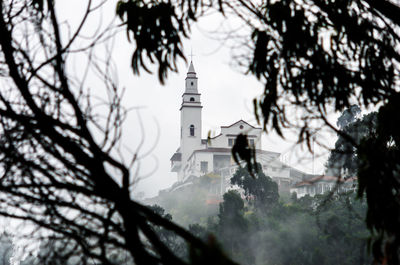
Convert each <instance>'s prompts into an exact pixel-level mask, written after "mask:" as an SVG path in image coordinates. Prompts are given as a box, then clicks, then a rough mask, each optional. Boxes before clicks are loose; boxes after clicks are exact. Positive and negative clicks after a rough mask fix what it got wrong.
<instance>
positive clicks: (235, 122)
mask: <svg viewBox="0 0 400 265" xmlns="http://www.w3.org/2000/svg"><path fill="white" fill-rule="evenodd" d="M239 122H243V123H245V124H247V125H249V126H250V127H251V128H254V129H260V130H261V128H260V127H254V126H253V125H251V124H249V123H248V122H245V121H244V120H242V119H241V120H238V121H237V122H235V123H233V124H231V125H229V126H221V128H229V127H232V126H234V125H236V124H238V123H239Z"/></svg>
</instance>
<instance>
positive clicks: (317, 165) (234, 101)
mask: <svg viewBox="0 0 400 265" xmlns="http://www.w3.org/2000/svg"><path fill="white" fill-rule="evenodd" d="M58 3H59V4H62V5H64V6H61V8H60V10H63V12H62V14H60V17H61V18H62V19H68V21H69V23H70V24H71V23H72V24H73V23H74V22H73V20H74V19H75V20H76V21H77V20H78V19H79V17H80V14H79V12H78V10H80V9H82V8H83V7H82V2H81V1H78V0H71V1H64V2H58ZM114 10H115V3H111V4H110V5H109V6H108V8H105V9H103V11H102V12H103V15H104V17H105V18H106V19H107V18H110V17H112V16H113V15H114ZM90 23H93V25H95V24H96V23H98V20H96V19H94V20H92V21H90ZM223 26H227V24H225V25H223ZM218 28H221V24H220V23H219V20H218V18H216V17H213V16H210V17H207V18H206V19H203V20H202V21H201V22H200V23H199V25H196V26H194V27H193V28H192V33H191V36H190V40H185V42H184V47H185V52H186V54H187V55H188V58H189V55H190V53H191V50H193V54H194V57H193V64H194V67H195V70H196V72H197V77H198V78H199V79H198V80H199V81H198V89H199V93H201V102H202V105H203V112H202V117H203V131H202V135H203V138H206V137H207V134H208V132H211V134H217V133H218V132H219V128H220V126H223V125H230V124H232V123H234V122H236V121H238V120H240V119H243V120H245V121H248V122H249V123H250V124H252V125H257V124H256V122H255V118H254V114H253V106H252V100H253V99H254V98H255V97H258V96H260V95H261V93H262V92H263V85H262V84H261V83H260V82H258V81H257V80H256V79H255V78H253V77H252V76H246V75H244V74H243V73H242V72H240V70H239V69H237V67H236V68H235V67H232V66H231V65H232V58H231V50H230V49H229V48H227V47H226V45H224V44H223V43H222V42H221V41H218V40H214V39H212V38H210V36H213V37H214V38H215V37H217V38H218V37H219V36H218V35H215V34H211V32H213V31H214V30H215V29H218ZM133 49H134V46H133V45H132V44H129V43H128V41H127V39H126V34H125V33H124V32H123V33H121V34H119V35H118V38H117V40H116V41H115V47H114V62H115V63H116V65H117V67H118V79H119V84H120V86H121V87H125V88H126V93H125V95H124V98H123V103H124V105H125V106H126V107H132V108H134V110H132V111H131V112H130V114H129V116H128V119H127V120H126V122H125V124H124V135H123V139H122V140H123V144H124V145H125V146H126V147H129V149H131V150H133V151H135V150H137V148H138V145H139V143H140V142H141V141H142V140H143V145H142V146H141V148H140V149H139V150H138V154H139V157H140V160H139V164H140V168H139V170H138V171H137V172H138V173H136V171H135V172H133V173H134V174H137V176H138V178H140V179H141V180H140V181H139V182H138V184H137V185H136V187H135V190H136V191H145V193H146V196H154V195H156V194H157V192H158V191H159V190H160V189H165V188H167V187H169V186H171V185H172V184H173V183H174V182H175V181H176V180H177V178H176V173H172V172H170V171H169V170H170V160H169V159H170V157H171V156H172V154H173V153H174V152H175V151H176V149H177V148H178V147H179V131H180V129H179V128H180V124H179V123H180V112H179V108H180V104H181V96H182V93H183V91H184V80H185V77H186V72H187V69H188V65H186V64H185V62H184V61H182V60H181V61H179V73H171V74H170V76H169V77H168V79H167V81H166V84H165V85H161V84H160V82H159V80H158V79H157V76H156V75H150V74H146V73H144V72H143V73H142V74H141V75H140V76H135V75H133V73H132V71H131V68H130V63H131V62H130V59H131V56H132V53H133ZM189 60H190V59H189ZM92 86H93V87H96V84H93V85H92ZM139 117H140V120H141V121H142V126H141V125H140V121H139ZM289 138H290V137H289ZM327 139H328V140H327V142H328V144H329V145H331V146H332V144H333V143H334V138H332V137H327ZM293 142H294V140H290V139H289V140H286V141H284V140H282V139H280V138H279V137H277V136H276V135H274V134H271V135H265V134H264V136H263V139H262V146H263V149H265V150H270V151H274V152H280V153H282V154H283V156H282V161H284V162H286V163H287V164H289V165H291V166H293V167H296V168H298V169H300V170H303V171H306V172H308V173H312V172H314V173H322V172H323V163H324V162H325V160H324V159H326V154H327V152H326V151H320V152H318V154H321V153H324V154H325V156H324V157H322V158H319V157H317V158H315V159H314V163H313V159H312V155H310V153H309V152H308V151H307V150H305V149H304V148H301V147H299V146H298V147H296V148H294V147H293V146H294V144H293Z"/></svg>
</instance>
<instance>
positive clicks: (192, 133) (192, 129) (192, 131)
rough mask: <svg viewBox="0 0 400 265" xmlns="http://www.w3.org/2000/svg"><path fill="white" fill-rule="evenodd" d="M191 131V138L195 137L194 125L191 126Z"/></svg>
mask: <svg viewBox="0 0 400 265" xmlns="http://www.w3.org/2000/svg"><path fill="white" fill-rule="evenodd" d="M189 130H190V136H194V125H193V124H192V125H190V127H189Z"/></svg>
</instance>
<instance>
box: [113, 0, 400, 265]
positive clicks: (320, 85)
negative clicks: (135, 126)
mask: <svg viewBox="0 0 400 265" xmlns="http://www.w3.org/2000/svg"><path fill="white" fill-rule="evenodd" d="M161 8H163V9H165V10H167V11H168V12H165V13H162V12H161V11H160V10H161ZM207 12H219V13H220V14H222V15H223V16H225V17H226V19H229V17H231V16H234V17H236V18H239V19H240V20H242V21H243V27H244V28H246V29H247V31H246V33H245V34H243V36H242V37H241V38H238V39H237V40H235V41H236V43H238V42H239V44H242V46H241V47H243V50H242V52H241V53H240V55H239V56H238V58H239V60H240V62H239V63H240V65H244V67H245V70H246V72H247V73H250V74H253V75H254V76H256V77H257V78H258V79H259V80H260V81H261V82H263V84H264V87H265V89H264V92H263V94H262V95H261V97H260V98H257V99H255V100H254V109H255V115H256V117H257V119H258V121H259V122H260V123H261V124H262V125H263V128H264V130H265V131H270V130H274V131H276V132H277V133H278V134H279V135H281V136H282V137H284V135H283V130H284V129H285V128H298V129H299V130H298V141H299V142H306V143H307V144H308V146H309V148H310V150H311V144H310V143H311V141H313V140H314V139H315V140H316V141H317V142H318V138H315V137H314V136H315V135H316V134H317V133H318V132H319V131H320V130H321V128H324V127H328V128H331V129H332V130H334V131H336V132H339V130H338V128H336V127H335V126H334V124H332V123H331V122H330V121H329V119H328V114H329V113H330V111H331V110H332V111H336V112H340V111H343V110H344V109H346V108H349V107H351V106H352V105H354V104H357V105H359V106H360V108H362V109H368V108H370V107H380V109H379V111H378V114H377V124H378V125H377V133H376V134H374V135H371V137H368V138H367V139H365V140H361V141H360V143H357V142H356V141H355V140H354V139H352V137H351V136H345V138H346V140H347V141H349V142H350V143H351V144H352V145H353V146H354V147H355V148H356V150H357V154H358V157H359V158H360V159H361V161H362V163H361V167H360V168H359V171H358V181H359V196H363V195H365V196H366V198H367V202H368V205H369V211H368V220H367V223H368V226H369V228H370V229H371V232H374V233H375V232H377V234H379V236H378V238H377V240H375V245H374V246H375V248H374V249H375V250H376V251H375V252H374V253H375V254H376V255H375V257H376V259H377V261H378V262H380V263H384V262H389V263H390V264H399V258H398V254H397V253H398V252H397V251H398V249H399V247H400V241H399V238H400V234H399V231H398V230H397V227H399V226H398V225H397V224H398V221H394V220H399V217H400V215H399V214H398V213H399V211H400V206H399V203H398V199H397V194H398V193H399V192H400V188H399V187H398V183H397V182H398V181H397V179H398V176H399V168H400V167H399V163H400V162H399V161H400V159H399V150H398V146H399V145H398V144H399V143H398V141H399V135H400V133H399V131H398V129H397V127H396V126H395V124H398V121H397V119H398V118H399V117H398V115H397V114H396V113H397V111H396V109H397V107H398V106H399V103H400V102H399V98H400V96H399V65H400V64H399V63H400V51H399V49H398V47H399V44H400V5H399V4H398V3H397V2H395V1H390V0H382V1H372V0H350V1H348V0H335V1H333V0H300V1H291V0H279V1H243V0H238V1H227V0H220V1H211V0H203V1H202V0H196V1H191V0H174V1H162V0H160V1H144V0H142V1H139V0H136V1H135V0H125V1H124V0H121V1H119V3H118V6H117V14H118V15H119V17H120V18H121V20H122V21H123V22H124V23H125V25H126V27H125V28H126V31H127V34H128V36H129V38H132V40H134V42H135V44H136V46H135V51H134V53H133V57H132V66H133V70H134V71H135V72H139V70H140V69H141V68H144V69H146V64H147V63H153V64H156V65H157V66H158V74H159V78H160V80H161V81H163V80H164V79H165V77H166V75H167V73H168V72H169V71H170V70H172V71H176V70H177V69H176V60H177V59H179V58H184V55H183V52H182V39H183V38H185V37H187V36H188V34H189V32H190V27H191V25H193V23H195V22H196V21H197V20H198V19H199V18H200V17H201V16H203V15H205V14H207ZM149 16H152V17H154V18H155V19H154V20H153V21H151V22H150V23H149V21H148V20H149ZM239 46H240V45H239ZM293 109H294V110H293ZM293 113H296V114H295V115H294V114H293ZM343 136H344V134H343ZM241 142H242V141H241ZM320 144H323V143H320ZM247 145H248V144H247ZM247 145H241V146H239V147H238V148H234V151H235V154H234V157H237V156H239V157H240V158H241V159H245V160H246V161H248V163H249V164H252V163H254V159H253V158H252V157H253V156H254V153H252V152H251V151H249V148H248V147H247ZM249 168H250V169H251V167H249ZM382 196H383V197H382ZM382 209H386V210H385V211H382ZM395 224H396V225H395ZM384 235H388V237H385V236H384Z"/></svg>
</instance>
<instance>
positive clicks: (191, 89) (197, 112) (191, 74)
mask: <svg viewBox="0 0 400 265" xmlns="http://www.w3.org/2000/svg"><path fill="white" fill-rule="evenodd" d="M202 108H203V106H201V102H200V94H199V92H198V89H197V76H196V72H195V70H194V66H193V62H192V61H191V62H190V66H189V70H188V73H187V76H186V79H185V92H184V93H183V95H182V105H181V108H180V111H181V147H180V150H181V154H182V166H181V170H180V172H179V173H178V181H182V180H184V178H185V177H187V176H185V167H186V165H187V162H188V161H187V160H188V158H189V157H190V155H191V154H192V153H193V151H194V150H198V149H201V110H202Z"/></svg>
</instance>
